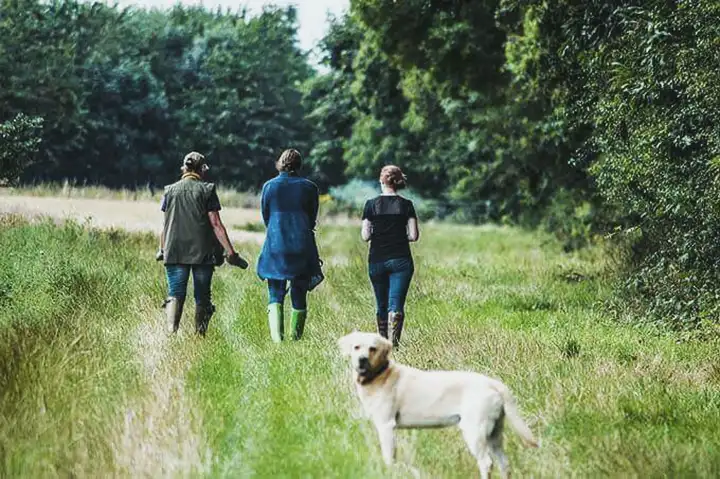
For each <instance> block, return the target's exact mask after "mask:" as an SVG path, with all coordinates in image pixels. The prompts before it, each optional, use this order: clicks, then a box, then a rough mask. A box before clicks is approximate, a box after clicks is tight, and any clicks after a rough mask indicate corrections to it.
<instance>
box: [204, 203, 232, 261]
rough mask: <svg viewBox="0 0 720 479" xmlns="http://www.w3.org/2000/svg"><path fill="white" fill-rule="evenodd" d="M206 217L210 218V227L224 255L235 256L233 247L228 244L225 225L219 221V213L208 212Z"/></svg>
mask: <svg viewBox="0 0 720 479" xmlns="http://www.w3.org/2000/svg"><path fill="white" fill-rule="evenodd" d="M208 217H209V218H210V225H211V226H212V229H213V233H215V237H216V238H217V239H218V241H219V242H220V244H221V245H222V247H223V249H224V250H225V254H226V255H228V256H230V255H233V254H235V248H233V245H232V243H231V242H230V238H229V237H228V234H227V229H225V225H224V224H223V222H222V219H220V212H219V211H209V212H208Z"/></svg>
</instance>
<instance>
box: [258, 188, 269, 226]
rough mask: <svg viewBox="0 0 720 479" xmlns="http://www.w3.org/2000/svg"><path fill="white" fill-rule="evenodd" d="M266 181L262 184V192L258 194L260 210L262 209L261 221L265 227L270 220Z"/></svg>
mask: <svg viewBox="0 0 720 479" xmlns="http://www.w3.org/2000/svg"><path fill="white" fill-rule="evenodd" d="M267 185H268V184H267V183H265V184H264V185H263V189H262V194H261V195H260V210H261V211H262V217H263V223H265V227H266V228H267V225H268V222H269V221H270V205H269V201H268V198H267Z"/></svg>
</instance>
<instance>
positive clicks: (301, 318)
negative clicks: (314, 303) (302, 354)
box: [291, 309, 307, 341]
mask: <svg viewBox="0 0 720 479" xmlns="http://www.w3.org/2000/svg"><path fill="white" fill-rule="evenodd" d="M306 319H307V310H297V309H293V310H292V323H291V325H292V339H293V341H297V340H298V339H300V338H302V335H303V331H304V330H305V320H306Z"/></svg>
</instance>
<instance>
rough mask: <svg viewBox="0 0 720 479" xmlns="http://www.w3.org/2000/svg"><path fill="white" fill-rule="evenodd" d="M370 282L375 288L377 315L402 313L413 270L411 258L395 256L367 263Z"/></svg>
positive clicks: (385, 315) (384, 315)
mask: <svg viewBox="0 0 720 479" xmlns="http://www.w3.org/2000/svg"><path fill="white" fill-rule="evenodd" d="M368 269H369V273H370V282H371V283H372V285H373V289H374V290H375V303H376V305H377V315H378V316H380V317H387V315H388V313H389V312H391V313H404V312H405V298H406V297H407V292H408V289H409V288H410V280H411V279H412V276H413V273H414V272H415V265H414V263H413V260H412V258H395V259H388V260H385V261H381V262H378V263H370V264H369V268H368Z"/></svg>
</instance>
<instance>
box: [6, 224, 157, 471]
mask: <svg viewBox="0 0 720 479" xmlns="http://www.w3.org/2000/svg"><path fill="white" fill-rule="evenodd" d="M151 243H154V241H153V240H152V239H150V238H147V237H143V236H128V235H127V234H124V233H122V232H118V231H108V232H100V231H86V230H84V229H83V228H82V227H80V226H79V225H77V224H74V223H67V224H65V225H64V226H63V227H57V226H55V225H54V224H52V223H50V222H47V223H42V224H34V225H29V224H27V223H25V222H24V221H23V220H21V219H19V218H17V217H3V218H2V221H0V253H1V254H0V385H2V386H1V387H0V476H4V477H73V476H75V477H77V476H87V475H92V474H93V473H96V472H99V471H112V470H113V469H114V467H115V466H114V462H115V455H114V451H113V448H114V445H113V438H115V437H116V436H117V435H118V431H117V427H118V425H119V424H121V423H120V421H119V419H120V418H121V417H122V415H123V412H124V411H123V410H122V407H123V405H124V404H126V403H127V402H128V401H129V400H130V398H131V397H132V396H133V395H136V394H140V393H141V388H140V386H141V385H140V381H139V379H138V365H137V358H136V357H135V356H134V355H133V352H134V351H133V350H132V348H131V347H130V345H129V343H128V342H127V337H128V336H129V332H130V330H131V329H132V328H133V326H134V324H136V323H137V322H138V321H139V320H140V318H141V317H142V314H143V313H144V311H142V310H141V308H140V306H139V305H140V304H141V302H140V300H141V299H142V298H145V297H147V296H149V295H151V294H153V293H156V292H157V289H156V288H155V285H156V284H158V278H157V274H156V273H155V271H154V270H153V269H151V268H150V267H149V266H150V261H149V260H147V261H143V259H142V255H140V254H139V251H143V250H144V249H147V248H148V247H149V245H150V244H151ZM3 473H4V474H3Z"/></svg>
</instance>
